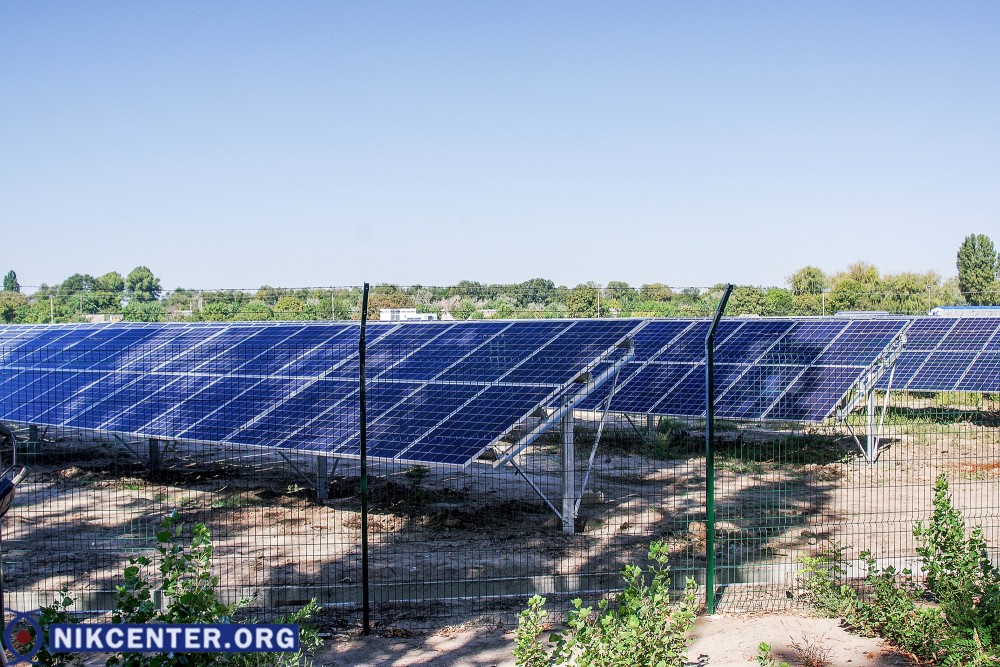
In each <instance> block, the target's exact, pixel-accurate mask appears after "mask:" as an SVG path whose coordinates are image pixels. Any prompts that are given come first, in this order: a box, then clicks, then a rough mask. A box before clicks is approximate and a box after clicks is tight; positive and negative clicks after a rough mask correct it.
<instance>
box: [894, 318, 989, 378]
mask: <svg viewBox="0 0 1000 667" xmlns="http://www.w3.org/2000/svg"><path fill="white" fill-rule="evenodd" d="M905 333H906V338H907V341H906V352H905V353H904V354H903V355H902V356H901V358H900V360H899V362H898V364H897V370H896V373H895V375H894V376H893V378H892V387H893V388H895V389H905V390H908V391H986V392H995V391H1000V374H998V373H996V372H995V370H994V369H995V366H994V365H993V364H994V361H995V357H994V356H993V354H992V353H994V352H998V351H1000V318H996V317H967V318H961V317H956V318H950V317H920V318H916V319H914V320H913V321H912V322H911V323H910V325H909V326H908V327H907V329H906V331H905ZM878 386H879V388H881V389H885V388H887V387H888V379H887V378H883V380H882V381H881V382H880V383H879V385H878Z"/></svg>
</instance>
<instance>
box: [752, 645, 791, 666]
mask: <svg viewBox="0 0 1000 667" xmlns="http://www.w3.org/2000/svg"><path fill="white" fill-rule="evenodd" d="M757 664H758V665H760V667H792V666H791V665H789V664H788V663H787V662H785V661H784V660H780V661H779V660H775V659H774V658H773V657H771V645H770V644H768V643H767V642H761V643H759V644H757Z"/></svg>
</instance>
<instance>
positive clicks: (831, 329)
mask: <svg viewBox="0 0 1000 667" xmlns="http://www.w3.org/2000/svg"><path fill="white" fill-rule="evenodd" d="M906 324H907V320H902V319H898V320H897V319H877V320H872V319H868V320H861V319H858V320H850V319H844V318H831V319H744V320H739V319H732V320H723V321H722V322H721V323H720V324H719V328H718V330H717V332H716V353H715V362H716V365H715V386H716V409H715V414H716V415H717V416H718V417H720V418H726V419H769V420H783V421H804V422H818V421H822V420H823V419H825V418H826V417H827V416H829V415H830V413H831V412H832V411H833V409H834V408H835V407H836V406H837V404H838V403H839V402H840V401H841V400H842V399H843V397H844V395H845V394H846V393H847V391H848V390H849V389H850V387H851V386H852V385H853V384H854V382H855V381H856V380H857V379H858V377H859V376H860V375H861V374H862V372H863V371H864V370H865V369H866V368H868V366H870V365H871V364H872V363H873V362H874V361H875V359H876V357H877V356H878V355H879V354H880V353H881V352H882V351H883V350H884V349H885V348H886V347H887V346H888V345H889V343H890V342H891V341H892V339H893V338H895V337H896V336H897V335H898V334H899V333H900V331H902V330H903V328H904V327H905V326H906ZM708 327H709V324H708V322H706V321H704V320H661V321H654V322H651V323H650V324H649V326H647V327H646V328H644V329H643V330H642V331H641V332H639V333H638V334H637V335H636V337H635V349H636V355H635V359H634V361H633V362H632V363H631V364H629V365H628V366H627V367H626V369H625V370H623V371H622V373H621V374H620V375H619V378H618V382H617V386H616V387H614V388H613V389H614V391H615V394H614V396H613V398H612V401H611V410H613V411H619V412H629V413H638V414H650V415H662V416H677V417H695V418H697V417H704V415H705V389H704V384H705V353H704V341H705V335H706V334H707V332H708ZM611 391H612V388H610V387H606V388H605V389H603V390H602V391H600V392H597V393H596V394H595V395H594V396H592V397H591V398H588V399H587V400H586V401H585V402H584V404H583V407H584V408H589V409H597V408H599V407H600V406H601V405H602V403H601V402H602V400H604V399H606V397H607V395H608V394H609V392H611Z"/></svg>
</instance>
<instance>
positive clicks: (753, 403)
mask: <svg viewBox="0 0 1000 667" xmlns="http://www.w3.org/2000/svg"><path fill="white" fill-rule="evenodd" d="M584 287H585V288H586V289H579V288H578V289H577V290H576V292H575V294H571V292H573V290H565V291H564V292H561V293H559V292H557V293H556V296H555V297H553V296H552V292H551V290H550V291H549V292H548V293H547V294H548V296H546V290H547V289H549V288H548V286H546V285H542V286H536V288H537V289H533V290H532V289H529V288H527V287H525V288H522V289H521V290H520V291H519V292H516V293H515V294H514V296H513V297H510V298H507V299H503V297H504V296H505V295H504V294H499V295H491V294H486V295H483V294H482V293H476V292H475V291H474V290H475V289H477V288H475V286H464V287H463V289H465V290H466V291H471V293H473V294H475V296H469V297H467V298H468V299H469V300H470V301H471V302H472V306H473V308H472V310H471V311H470V310H469V308H468V306H469V304H468V303H466V304H465V306H466V307H465V309H464V310H461V311H460V307H461V306H462V301H461V299H459V300H458V301H456V303H455V304H453V305H452V307H451V308H450V310H447V311H445V310H443V309H442V310H438V311H436V312H429V313H428V312H425V313H421V312H420V311H421V310H423V311H427V310H431V311H433V308H425V307H420V308H418V307H417V306H414V305H412V303H413V302H412V301H410V302H407V301H405V300H400V299H398V298H397V297H396V296H392V297H391V298H390V297H387V295H389V294H393V295H395V294H398V293H403V294H405V293H407V292H412V293H416V291H415V290H411V289H409V288H406V289H399V290H383V291H382V292H379V290H373V292H372V295H371V297H372V299H371V301H370V302H369V308H368V311H367V314H368V316H369V317H370V318H371V320H372V321H371V322H370V323H369V325H368V328H367V347H366V351H367V359H366V363H365V376H366V379H367V383H366V390H367V401H366V408H367V441H366V446H367V455H368V460H367V471H368V484H367V489H368V494H369V495H368V507H367V520H365V519H364V518H363V515H362V484H361V471H360V460H359V457H360V450H361V447H360V433H359V431H360V428H359V427H360V400H359V392H358V389H359V382H358V377H359V374H360V370H361V368H360V364H359V359H358V354H357V353H358V335H359V332H360V324H359V323H358V322H347V321H340V322H329V321H325V322H324V321H318V322H308V321H296V322H285V323H275V322H253V323H223V322H217V323H213V322H196V323H182V322H178V323H165V324H150V325H143V324H132V325H125V324H122V325H114V324H112V325H107V326H103V327H93V326H90V325H62V326H50V327H47V328H46V329H44V333H39V332H40V331H42V330H41V329H38V328H32V327H25V326H15V327H8V328H6V329H4V330H3V331H2V332H0V336H2V337H3V339H2V342H0V357H2V359H3V371H2V372H3V377H2V382H0V404H2V405H3V408H4V411H5V412H4V415H3V421H4V423H5V424H6V425H8V426H9V427H10V428H11V430H12V431H13V432H14V435H15V436H16V455H17V463H18V464H20V465H26V466H27V467H28V468H29V471H30V474H29V476H28V477H27V478H26V480H25V482H23V483H22V485H21V486H20V487H19V488H18V491H17V497H16V502H15V505H14V507H13V509H12V510H11V512H10V513H9V514H8V515H7V517H6V518H5V519H4V526H3V542H2V547H3V573H4V588H5V592H6V594H7V606H8V607H11V608H16V609H34V608H37V607H38V606H40V605H41V604H45V603H47V602H49V601H50V600H51V598H52V597H53V596H54V595H55V594H56V593H57V592H58V591H59V590H60V589H61V588H63V587H64V586H65V587H68V588H69V589H70V590H72V591H73V592H74V593H75V595H76V597H77V598H78V608H79V609H81V610H83V609H89V610H95V611H98V610H105V609H108V608H109V606H110V605H111V604H112V603H113V600H112V598H113V592H114V588H115V585H116V583H118V582H120V578H121V573H122V569H123V567H124V565H125V562H126V560H127V559H128V557H129V556H132V555H136V554H147V555H148V554H151V553H153V552H152V548H153V546H154V545H155V536H156V533H157V531H158V528H159V525H160V523H161V522H162V519H163V518H164V517H165V516H167V515H168V514H171V513H173V512H176V513H177V514H178V515H179V516H180V517H181V518H182V520H184V521H185V522H187V523H188V524H191V523H196V522H201V523H205V524H206V525H207V526H208V527H209V529H210V530H211V533H212V536H213V540H214V543H215V547H216V551H215V560H214V567H215V569H216V572H217V574H218V576H219V578H220V586H219V590H220V591H221V592H222V593H223V595H224V596H225V597H226V598H227V599H231V600H235V599H239V598H249V599H250V600H251V605H252V606H254V607H256V608H259V609H263V610H265V611H267V612H268V613H271V612H277V611H279V610H282V609H285V608H287V607H295V606H301V605H303V604H305V603H306V602H308V601H309V600H310V599H312V598H316V599H317V600H318V601H319V602H320V603H321V604H322V605H324V607H325V608H326V610H327V611H326V613H327V614H328V617H327V619H326V620H327V621H328V622H329V623H330V624H333V625H345V626H346V625H352V624H355V623H358V622H359V621H360V619H361V615H362V600H363V588H364V587H363V585H362V584H363V579H364V576H363V570H362V558H361V551H362V527H363V526H364V527H365V528H366V530H367V534H368V542H367V545H368V551H369V570H368V574H369V585H368V593H369V595H370V598H371V609H372V618H373V620H374V621H375V623H376V624H380V625H390V624H393V625H406V624H409V625H419V624H423V623H439V622H455V621H456V620H458V621H463V622H497V621H500V622H511V621H512V620H513V619H514V616H515V614H516V612H517V611H518V610H520V609H521V608H522V607H523V605H524V602H525V600H526V598H527V597H528V596H530V595H531V594H534V593H540V594H543V595H546V596H548V597H550V598H551V597H555V598H570V597H576V596H582V597H584V598H585V599H587V600H595V599H597V598H599V597H600V596H602V595H604V594H606V593H607V592H609V591H612V590H614V589H615V588H616V587H617V586H618V585H619V582H620V578H619V574H618V573H619V571H620V570H621V568H622V567H623V566H624V565H625V564H627V563H629V562H633V561H637V560H641V559H642V557H643V556H644V554H645V551H646V547H647V545H648V544H649V542H650V541H652V540H662V541H663V542H665V544H666V545H667V548H668V550H669V553H670V555H671V566H672V568H673V572H674V577H675V581H676V583H677V584H678V586H681V585H682V584H683V578H684V577H686V576H694V577H695V578H696V579H697V580H698V581H699V582H701V583H702V585H704V582H705V579H706V568H707V567H708V566H709V565H710V562H709V561H710V559H708V558H707V556H708V554H707V551H706V549H707V543H708V542H709V541H710V540H709V539H708V538H709V533H710V531H712V530H713V525H712V524H711V522H710V521H708V518H709V517H708V511H707V510H708V506H709V503H714V510H715V523H714V532H712V533H711V534H712V535H713V536H714V547H715V549H714V554H715V558H714V560H715V562H714V566H715V567H714V572H715V574H716V584H717V590H716V591H715V594H716V596H715V600H716V601H717V603H718V608H719V609H721V610H761V609H768V610H774V609H781V608H785V607H788V606H795V605H801V604H804V601H803V599H802V596H801V586H800V581H799V580H798V578H797V572H798V571H799V570H800V569H801V563H800V559H801V558H802V557H803V556H808V555H816V554H818V553H821V552H824V551H829V550H830V549H831V548H833V547H838V546H843V547H845V548H846V554H847V555H846V557H847V559H848V560H847V564H848V565H849V566H851V567H850V568H849V574H850V573H852V572H853V573H856V572H857V567H856V566H857V559H858V554H859V553H860V551H861V550H864V549H870V550H871V551H872V552H873V553H875V554H876V555H877V557H878V558H880V559H882V560H883V561H884V562H887V563H893V564H896V565H897V566H899V567H902V566H906V565H911V566H913V565H915V564H916V561H915V551H914V547H915V545H914V542H913V537H912V526H913V523H914V522H915V521H917V520H920V519H926V517H927V516H929V513H930V508H931V506H930V502H931V498H932V489H931V484H932V482H933V480H934V478H935V477H936V476H937V475H938V474H939V473H944V474H946V475H947V476H948V479H949V480H950V481H951V483H952V491H953V493H954V496H955V499H956V504H957V505H958V506H959V507H960V508H962V509H963V511H965V513H966V515H967V516H968V518H969V519H970V520H971V521H973V522H976V523H981V524H983V526H984V528H985V531H986V536H987V539H988V540H989V541H990V542H991V544H992V545H993V548H994V549H996V547H997V545H998V544H1000V534H998V531H1000V509H998V508H1000V497H998V494H1000V491H998V489H1000V484H997V480H998V476H1000V463H998V462H1000V438H998V434H1000V430H998V429H1000V418H998V416H997V415H998V403H997V398H996V396H997V394H998V393H1000V375H998V373H997V371H996V369H994V370H993V371H990V370H989V368H992V367H987V370H986V371H983V372H982V374H983V377H984V378H985V379H984V380H983V381H984V382H985V385H984V386H986V387H990V386H992V387H994V390H993V391H976V392H972V391H955V390H947V391H929V390H920V391H916V390H914V391H910V390H908V389H907V388H906V386H907V384H906V383H910V382H911V379H910V378H909V377H907V378H905V381H904V380H900V382H901V383H902V384H896V385H892V386H886V385H885V382H886V378H885V377H882V378H881V380H880V381H881V382H883V384H882V385H880V386H878V387H875V388H874V390H872V391H867V393H866V394H865V396H864V397H863V398H864V400H857V401H853V402H849V403H845V400H847V401H850V398H851V391H855V390H857V389H858V385H856V384H852V383H855V382H856V380H857V378H859V377H861V376H862V375H863V372H864V371H865V370H867V369H870V367H871V366H872V364H873V363H874V362H875V360H876V357H878V355H879V354H880V353H881V352H882V351H883V350H884V348H886V346H887V345H888V341H889V340H890V339H893V340H894V338H893V336H895V335H896V331H895V329H892V325H889V324H885V325H882V324H879V325H871V326H869V325H867V324H866V325H864V326H865V327H867V328H863V327H861V325H858V327H856V328H853V329H851V328H850V327H849V326H848V325H847V324H845V320H843V319H841V320H837V319H836V318H832V317H822V316H820V317H814V318H805V319H803V318H801V317H790V316H792V315H795V313H791V312H788V313H773V315H775V316H776V317H777V318H778V319H769V318H760V319H757V320H755V319H752V318H735V317H734V316H733V315H730V314H728V313H727V315H726V317H725V318H724V319H723V324H722V326H720V329H719V333H718V337H717V339H716V346H717V348H716V349H717V351H718V357H717V367H716V382H717V396H718V397H719V403H718V405H719V406H720V411H719V413H718V418H717V420H716V421H715V424H714V433H715V437H714V439H713V442H712V446H713V448H714V467H713V472H714V476H715V489H714V494H713V496H712V497H711V498H710V497H708V495H707V493H706V480H707V477H708V470H707V469H706V456H705V453H706V439H705V429H706V424H705V418H704V406H705V394H704V392H705V386H704V363H703V356H704V347H703V343H704V335H705V328H706V327H707V319H706V318H707V317H708V315H709V314H710V312H711V307H712V306H714V305H715V304H717V298H714V297H712V296H711V295H712V294H719V295H721V292H720V291H715V292H713V291H712V290H678V291H672V292H671V294H672V295H679V296H676V300H677V301H678V303H677V304H675V305H676V306H677V308H678V310H677V311H675V312H674V313H673V314H674V315H678V314H680V315H684V316H686V317H687V319H685V320H671V319H665V320H664V319H659V320H650V319H648V317H647V315H648V313H647V312H646V311H643V310H639V308H645V307H647V306H641V305H640V306H636V307H633V308H631V309H625V308H623V307H622V303H623V300H622V299H623V297H622V295H621V294H616V293H615V292H614V291H613V290H610V291H609V290H607V289H602V288H596V287H592V286H584ZM419 290H422V291H421V292H420V293H421V294H424V293H425V292H426V293H427V294H430V295H431V296H430V297H427V298H432V297H433V296H434V294H435V288H419ZM696 291H697V294H698V295H699V298H698V299H695V298H694V296H695V292H696ZM442 293H443V292H442ZM685 293H686V294H687V296H684V295H685ZM331 294H333V293H332V292H331ZM339 294H341V295H342V296H341V298H342V300H343V302H344V304H345V305H343V306H342V308H341V312H342V313H343V314H345V315H346V316H347V317H346V318H345V319H348V318H350V317H359V316H360V293H359V291H357V290H353V289H345V290H342V291H341V292H339ZM636 294H637V296H636V297H635V298H636V299H638V298H639V296H638V292H636ZM706 295H708V296H706ZM506 296H508V297H509V294H507V295H506ZM626 296H628V295H626ZM647 296H648V295H647ZM383 297H385V298H383ZM279 298H281V297H279ZM337 298H338V297H337V296H334V297H333V299H332V300H331V302H330V308H331V311H330V312H331V313H334V311H335V310H336V306H335V304H336V301H337ZM421 298H423V297H421ZM449 298H450V297H449ZM490 299H492V300H490ZM671 299H674V296H672V297H671ZM684 299H687V301H684ZM598 300H600V305H598ZM696 301H699V302H700V305H695V302H696ZM431 302H432V303H436V302H435V301H433V300H432V301H431ZM504 303H507V304H508V306H509V308H510V309H509V310H506V311H505V310H504V308H502V307H499V306H501V305H502V304H504ZM634 303H642V302H639V301H636V302H634ZM682 303H683V304H686V305H684V306H683V309H682V308H681V304H682ZM552 304H563V305H564V306H565V308H562V307H552ZM286 305H287V303H286ZM491 305H496V306H498V307H497V308H489V307H485V306H491ZM633 305H634V304H633ZM736 305H739V303H738V302H737V304H736ZM408 308H412V310H401V309H408ZM383 309H384V310H383ZM685 309H686V310H685ZM730 310H732V304H731V305H730ZM272 312H273V311H272ZM444 312H447V313H448V314H449V315H450V316H452V317H455V313H456V312H458V313H459V314H461V315H464V316H465V318H466V319H464V320H459V321H441V320H437V321H430V322H406V321H403V320H405V319H407V318H411V317H414V318H415V317H419V316H420V315H421V314H424V315H428V314H432V315H434V316H435V317H441V316H442V314H443V313H444ZM383 313H384V316H385V318H386V319H387V321H385V322H383V321H380V320H381V318H382V316H383ZM598 313H600V315H601V317H600V318H596V316H597V315H598ZM738 314H739V313H734V315H738ZM625 315H628V316H629V317H625ZM587 316H594V318H595V319H588V317H587ZM781 316H785V317H783V318H782V317H781ZM518 319H525V320H531V321H529V322H519V321H518ZM855 319H857V320H858V321H862V322H880V321H886V320H885V318H881V319H879V318H872V317H871V316H858V317H857V318H855ZM890 319H891V318H890ZM539 320H544V321H539ZM650 322H653V324H650ZM899 322H900V324H899V327H898V328H899V329H900V330H901V331H902V330H903V329H905V327H906V326H908V325H909V322H910V320H909V319H907V320H899ZM748 323H751V324H748ZM761 323H763V324H761ZM802 323H806V324H808V327H806V326H805V325H804V324H802ZM983 326H987V328H988V326H994V325H992V324H990V325H983ZM762 327H763V328H762ZM838 327H839V328H838ZM878 327H884V328H885V329H886V330H887V331H889V330H890V329H892V330H891V331H889V333H887V334H885V335H884V336H882V337H881V338H879V337H875V338H871V337H870V336H869V337H867V338H866V337H865V336H863V335H861V334H860V333H858V332H859V331H861V330H862V329H864V331H870V330H872V329H875V328H878ZM828 329H829V330H830V331H833V332H834V333H829V332H828V331H827V330H828ZM796 331H803V332H808V335H809V336H812V337H811V338H808V337H806V334H805V333H803V334H802V335H801V336H800V338H798V339H795V338H794V336H792V332H796ZM949 331H950V329H949ZM989 331H990V334H989V336H987V337H985V338H984V339H983V340H982V341H979V344H980V349H979V350H978V351H977V352H976V355H977V356H976V357H975V359H969V360H967V361H969V363H972V362H973V361H975V360H977V359H979V358H980V357H981V356H982V355H984V354H992V352H991V351H990V350H992V348H989V345H990V344H991V343H990V342H991V341H995V342H996V343H1000V334H998V333H997V332H996V330H995V329H990V330H989ZM865 335H868V334H865ZM837 341H839V343H837V344H838V345H839V346H840V347H836V348H834V347H831V345H832V344H833V343H834V342H837ZM878 346H881V347H878ZM876 347H877V348H878V349H876ZM869 348H870V349H869ZM903 349H904V350H905V349H907V348H905V347H904V348H903ZM913 349H918V348H913ZM834 351H836V354H834ZM931 353H932V351H931V350H928V354H931ZM824 354H825V355H827V356H825V357H824V356H823V355H824ZM809 355H812V356H809ZM838 355H839V356H838ZM866 355H867V356H866ZM748 359H749V360H750V361H748ZM897 359H898V358H894V361H895V360H897ZM921 363H923V362H921ZM921 368H923V367H921ZM901 372H902V371H901ZM916 373H918V371H914V375H913V377H916ZM957 383H958V379H956V383H955V386H958V385H957ZM991 383H992V384H991ZM871 387H874V385H870V386H869V389H871ZM900 387H902V388H900ZM838 392H839V393H838ZM827 394H830V395H832V394H837V405H836V406H834V407H833V408H832V409H830V410H828V411H825V412H824V411H823V410H825V408H823V410H820V412H821V413H822V414H821V415H820V417H819V418H817V419H812V418H811V419H795V418H794V416H795V414H796V413H794V412H793V410H803V409H804V408H803V406H806V407H808V408H809V409H810V410H811V409H812V407H814V406H815V405H818V403H817V401H819V398H817V397H818V396H820V395H822V396H826V395H827ZM845 408H849V409H845ZM813 412H815V411H813ZM813 412H810V414H811V415H812V414H813ZM873 447H877V449H873ZM876 451H877V458H876V457H875V456H874V455H873V454H874V453H875V452H876ZM4 452H5V453H4V455H5V456H9V453H8V452H9V449H7V448H5V450H4ZM8 463H13V461H8ZM996 554H997V552H996V551H994V552H993V555H994V556H996ZM852 568H853V569H852ZM703 593H704V591H703Z"/></svg>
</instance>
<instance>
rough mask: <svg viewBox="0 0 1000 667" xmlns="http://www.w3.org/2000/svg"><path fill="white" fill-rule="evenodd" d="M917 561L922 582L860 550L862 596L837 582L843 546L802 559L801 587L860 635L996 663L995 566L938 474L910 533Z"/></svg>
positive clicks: (999, 573)
mask: <svg viewBox="0 0 1000 667" xmlns="http://www.w3.org/2000/svg"><path fill="white" fill-rule="evenodd" d="M913 535H914V537H915V538H916V539H917V542H918V544H919V546H918V547H917V553H918V554H919V555H920V557H921V559H922V561H923V564H922V571H923V573H924V575H925V582H924V584H923V585H920V584H918V583H917V582H916V581H915V579H914V576H913V573H912V572H911V571H910V570H903V571H901V572H897V571H896V570H895V569H894V568H892V567H886V568H884V569H883V568H880V567H879V566H878V565H877V564H876V560H875V557H874V556H873V555H872V554H871V553H870V552H867V551H866V552H862V553H861V558H862V560H863V561H864V563H865V570H866V575H865V582H864V583H865V587H866V588H867V591H868V596H867V597H866V598H865V597H862V596H860V595H859V594H858V592H857V591H856V590H855V589H853V588H851V587H850V586H847V585H841V586H839V587H838V586H837V579H839V578H842V577H843V574H844V568H843V565H842V564H841V563H842V561H843V550H842V549H840V548H837V549H835V550H833V551H832V552H831V553H828V554H826V555H821V556H820V557H814V558H809V559H804V562H805V565H806V567H805V572H804V573H805V575H806V577H807V578H806V589H807V590H808V591H809V593H810V595H811V596H812V599H813V601H814V603H815V604H816V605H817V606H818V607H820V608H821V609H823V610H825V611H827V612H830V613H833V614H837V615H842V616H844V617H845V619H846V621H847V622H848V623H849V624H850V625H852V626H854V627H855V628H858V629H860V630H861V631H863V632H866V633H868V634H878V635H880V636H882V637H885V638H886V639H888V640H890V641H891V642H893V643H895V644H896V645H898V646H900V647H902V648H904V649H906V650H908V651H910V652H912V653H913V654H914V655H916V656H917V657H918V658H920V659H922V660H928V661H940V662H941V663H942V664H945V665H954V666H956V667H957V666H959V665H997V664H1000V570H998V569H997V568H996V566H994V565H993V563H992V562H991V561H990V558H989V554H988V551H987V545H986V541H985V539H984V537H983V530H982V527H981V526H976V527H974V528H973V529H972V531H971V533H970V532H968V530H967V527H966V524H965V520H964V519H963V517H962V513H961V512H960V511H959V510H958V509H956V508H955V507H954V506H953V505H952V503H951V500H950V498H949V497H948V482H947V480H946V478H945V476H944V475H940V476H938V478H937V480H936V482H935V483H934V512H933V514H932V516H931V519H930V522H929V523H928V524H927V525H924V524H923V523H922V522H918V523H917V524H916V526H915V527H914V530H913Z"/></svg>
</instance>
